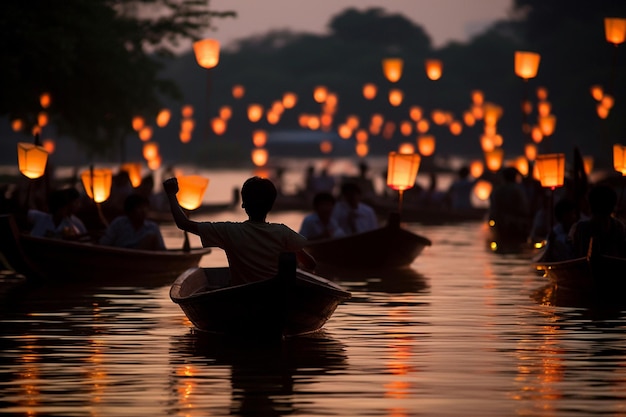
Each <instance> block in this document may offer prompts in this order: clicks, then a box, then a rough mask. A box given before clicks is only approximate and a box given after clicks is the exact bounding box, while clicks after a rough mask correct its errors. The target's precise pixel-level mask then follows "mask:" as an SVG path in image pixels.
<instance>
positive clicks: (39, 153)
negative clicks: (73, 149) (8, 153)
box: [17, 142, 48, 179]
mask: <svg viewBox="0 0 626 417" xmlns="http://www.w3.org/2000/svg"><path fill="white" fill-rule="evenodd" d="M47 163H48V151H46V149H45V148H44V147H43V146H41V145H36V144H34V143H27V142H19V143H18V144H17V165H18V168H19V170H20V172H21V173H22V174H23V175H24V176H25V177H27V178H30V179H36V178H40V177H41V176H43V174H44V173H45V172H46V164H47Z"/></svg>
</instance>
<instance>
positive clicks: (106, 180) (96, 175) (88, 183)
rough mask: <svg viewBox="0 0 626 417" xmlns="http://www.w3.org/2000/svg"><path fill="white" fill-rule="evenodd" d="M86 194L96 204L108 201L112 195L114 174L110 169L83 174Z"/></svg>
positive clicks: (91, 170) (89, 171) (89, 170)
mask: <svg viewBox="0 0 626 417" xmlns="http://www.w3.org/2000/svg"><path fill="white" fill-rule="evenodd" d="M80 177H81V180H82V183H83V187H84V188H85V192H86V193H87V195H88V196H89V198H91V199H92V200H93V201H94V202H96V203H102V202H104V201H106V200H107V199H108V198H109V196H110V195H111V183H112V182H113V172H112V171H111V170H110V169H109V168H100V169H93V168H91V169H88V170H86V171H83V173H82V174H81V176H80Z"/></svg>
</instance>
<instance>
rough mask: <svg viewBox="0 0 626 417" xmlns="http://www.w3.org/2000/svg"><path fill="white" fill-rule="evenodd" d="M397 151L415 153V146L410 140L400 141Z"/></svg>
mask: <svg viewBox="0 0 626 417" xmlns="http://www.w3.org/2000/svg"><path fill="white" fill-rule="evenodd" d="M398 153H402V154H405V153H415V146H414V145H413V144H412V143H411V142H402V143H401V144H400V145H398Z"/></svg>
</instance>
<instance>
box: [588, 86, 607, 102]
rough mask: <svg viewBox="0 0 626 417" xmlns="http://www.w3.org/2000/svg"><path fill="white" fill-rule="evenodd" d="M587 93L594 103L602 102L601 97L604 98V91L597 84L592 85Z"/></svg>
mask: <svg viewBox="0 0 626 417" xmlns="http://www.w3.org/2000/svg"><path fill="white" fill-rule="evenodd" d="M589 92H590V93H591V97H593V99H594V100H595V101H600V100H602V97H604V89H603V88H602V86H601V85H599V84H594V85H592V86H591V87H590V88H589Z"/></svg>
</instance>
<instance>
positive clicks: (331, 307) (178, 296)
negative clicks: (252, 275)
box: [170, 258, 351, 337]
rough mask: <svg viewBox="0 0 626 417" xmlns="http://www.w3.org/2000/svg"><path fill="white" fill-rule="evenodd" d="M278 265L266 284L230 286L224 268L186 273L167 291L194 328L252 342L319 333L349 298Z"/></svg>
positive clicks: (324, 282)
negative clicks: (249, 339)
mask: <svg viewBox="0 0 626 417" xmlns="http://www.w3.org/2000/svg"><path fill="white" fill-rule="evenodd" d="M295 265H296V264H295V258H294V260H293V262H283V264H282V266H281V267H280V270H279V273H278V274H277V275H276V276H275V277H274V278H271V279H267V280H263V281H256V282H252V283H247V284H243V285H236V286H230V285H229V280H230V271H229V268H228V267H221V268H197V267H196V268H190V269H188V270H187V271H185V272H183V273H182V274H181V275H180V276H179V277H178V278H177V279H176V281H175V282H174V284H173V285H172V287H171V288H170V298H171V299H172V301H173V302H175V303H176V304H178V305H179V306H180V308H181V309H182V310H183V312H184V313H185V315H186V316H187V318H188V319H189V320H190V321H191V323H192V324H193V325H194V326H195V327H196V328H197V329H198V330H202V331H206V332H211V333H220V334H231V335H240V336H254V337H259V336H261V337H278V336H280V337H284V336H295V335H301V334H306V333H312V332H315V331H317V330H319V329H321V328H322V327H323V326H324V324H325V323H326V322H327V321H328V320H329V319H330V317H331V316H332V314H333V313H334V312H335V309H336V308H337V306H338V305H339V304H340V303H341V302H342V301H344V300H347V299H349V298H350V297H351V294H350V293H349V292H348V291H345V290H344V289H343V288H341V287H340V286H339V285H337V284H335V283H333V282H331V281H328V280H326V279H324V278H321V277H319V276H317V275H314V274H311V273H308V272H305V271H302V270H300V269H296V266H295Z"/></svg>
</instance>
